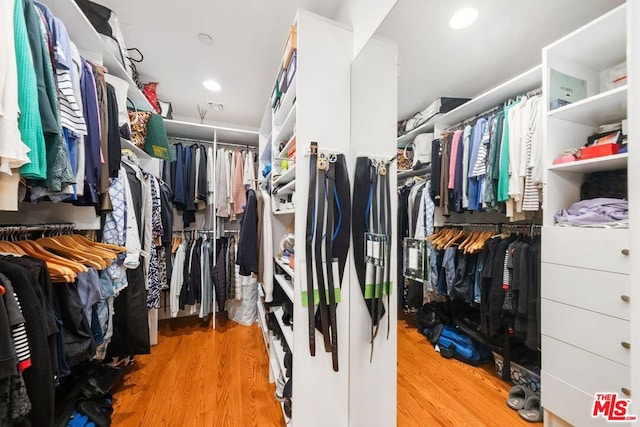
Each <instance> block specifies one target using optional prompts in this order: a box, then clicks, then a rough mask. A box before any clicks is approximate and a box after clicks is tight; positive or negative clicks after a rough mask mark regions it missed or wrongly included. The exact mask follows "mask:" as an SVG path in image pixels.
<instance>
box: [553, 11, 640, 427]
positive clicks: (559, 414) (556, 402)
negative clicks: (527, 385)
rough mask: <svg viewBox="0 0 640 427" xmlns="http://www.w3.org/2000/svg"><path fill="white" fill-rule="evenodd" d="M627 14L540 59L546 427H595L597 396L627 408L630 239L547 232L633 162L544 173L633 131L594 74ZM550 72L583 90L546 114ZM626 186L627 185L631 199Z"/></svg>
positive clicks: (618, 41) (623, 232)
mask: <svg viewBox="0 0 640 427" xmlns="http://www.w3.org/2000/svg"><path fill="white" fill-rule="evenodd" d="M627 7H628V5H622V6H620V7H618V8H616V9H614V10H612V11H611V12H609V13H607V14H605V15H603V16H602V17H600V18H598V19H596V20H595V21H593V22H591V23H589V24H587V25H585V26H584V27H582V28H580V29H578V30H577V31H575V32H573V33H571V34H569V35H568V36H566V37H564V38H562V39H560V40H559V41H557V42H556V43H553V44H551V45H550V46H548V47H546V48H545V49H543V52H542V53H543V70H544V73H543V105H544V108H545V110H544V111H545V114H543V117H544V118H543V120H544V124H543V129H544V150H543V152H544V158H545V167H546V173H545V183H544V197H543V198H544V215H543V216H544V218H543V231H542V284H541V296H542V301H541V306H542V371H541V380H542V406H543V407H544V408H545V425H548V426H556V425H566V424H567V423H569V424H572V425H579V426H592V425H602V422H604V420H602V419H600V420H599V419H596V418H593V417H592V416H591V413H592V409H593V402H594V399H595V395H596V393H603V392H609V393H618V395H619V398H621V399H628V398H630V394H631V389H632V384H631V378H632V377H631V366H632V363H633V362H632V360H633V359H632V357H631V350H630V348H632V347H630V345H629V343H630V342H631V339H632V333H631V332H632V331H631V328H632V326H631V324H630V322H629V318H630V314H631V304H630V303H629V302H628V301H629V295H630V293H631V288H632V286H631V283H632V281H631V278H630V276H629V272H630V267H631V265H632V262H631V260H630V256H629V242H630V240H631V236H630V234H631V233H630V230H631V229H608V228H588V229H585V228H579V227H556V226H555V218H554V214H555V213H556V212H557V211H558V210H559V209H562V208H568V207H569V206H570V205H571V204H572V203H574V202H577V201H579V200H580V187H581V185H582V183H583V182H584V179H585V177H586V176H587V174H589V173H592V172H598V171H608V170H609V171H611V170H620V169H626V168H627V165H628V164H632V158H633V157H632V156H631V153H629V154H627V153H625V154H617V155H611V156H606V157H600V158H594V159H588V160H578V161H575V162H571V163H564V164H558V165H553V164H552V162H553V159H554V158H556V157H557V156H558V155H560V154H561V153H562V152H563V151H564V150H566V149H569V148H578V147H581V146H583V145H584V144H585V142H586V140H587V137H588V136H590V135H592V134H594V133H596V131H597V127H598V126H599V125H603V124H608V123H612V122H616V121H620V120H621V119H624V118H626V117H627V116H629V122H632V121H633V120H632V117H631V115H630V114H628V113H629V111H628V108H627V107H628V99H629V88H628V86H621V87H617V88H614V89H610V90H606V89H605V88H602V87H601V86H600V76H601V73H602V72H603V71H604V70H606V69H607V68H610V67H612V66H614V65H617V64H619V63H621V62H623V61H624V60H626V59H627V51H628V47H627V40H628V37H629V36H628V30H630V28H631V27H632V26H635V25H636V21H635V20H632V19H631V16H629V17H627ZM627 22H629V24H630V25H629V27H627ZM630 40H631V39H629V41H630ZM552 69H553V70H556V71H559V72H561V73H564V74H568V75H570V76H573V77H576V78H579V79H583V80H585V81H586V82H587V97H586V98H585V99H583V100H581V101H577V102H575V103H572V104H569V105H566V106H564V107H561V108H558V109H555V110H551V111H549V108H550V103H551V101H552V100H551V99H550V73H551V70H552ZM629 81H630V82H631V76H630V77H629ZM635 120H637V118H636V119H635ZM632 144H633V143H632ZM632 185H633V181H631V180H629V182H628V188H629V193H630V194H631V191H632ZM631 301H633V299H631ZM595 337H598V339H594V338H595ZM622 424H623V425H627V424H625V423H622Z"/></svg>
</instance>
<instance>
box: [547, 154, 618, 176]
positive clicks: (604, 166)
mask: <svg viewBox="0 0 640 427" xmlns="http://www.w3.org/2000/svg"><path fill="white" fill-rule="evenodd" d="M628 158H629V154H628V153H622V154H614V155H611V156H603V157H596V158H594V159H587V160H576V161H575V162H568V163H560V164H557V165H552V166H549V168H548V170H550V171H553V172H572V173H592V172H600V171H607V170H617V169H625V168H626V167H627V159H628Z"/></svg>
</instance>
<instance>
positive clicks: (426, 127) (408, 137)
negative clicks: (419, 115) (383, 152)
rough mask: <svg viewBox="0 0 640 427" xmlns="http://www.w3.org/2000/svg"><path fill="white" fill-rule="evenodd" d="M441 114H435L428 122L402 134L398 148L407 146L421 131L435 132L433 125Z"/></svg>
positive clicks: (397, 142)
mask: <svg viewBox="0 0 640 427" xmlns="http://www.w3.org/2000/svg"><path fill="white" fill-rule="evenodd" d="M440 116H442V115H441V114H436V115H435V116H433V117H432V118H430V119H429V120H427V121H426V122H424V123H423V124H421V125H420V126H418V127H417V128H415V129H412V130H410V131H409V132H407V133H405V134H404V135H402V136H399V137H398V139H397V141H396V145H397V146H398V148H404V147H406V146H407V144H409V143H410V142H411V141H413V140H414V139H415V138H416V136H418V135H420V134H421V133H430V132H433V127H434V125H435V124H436V121H437V120H438V118H439V117H440Z"/></svg>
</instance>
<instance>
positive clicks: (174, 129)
mask: <svg viewBox="0 0 640 427" xmlns="http://www.w3.org/2000/svg"><path fill="white" fill-rule="evenodd" d="M164 126H165V128H166V129H167V135H169V137H172V136H173V137H178V138H189V139H198V140H203V141H211V142H214V141H217V142H228V143H233V144H245V145H249V146H252V147H256V146H257V145H258V131H255V130H248V129H237V128H231V127H226V126H213V125H205V124H200V123H191V122H184V121H180V120H168V119H165V120H164Z"/></svg>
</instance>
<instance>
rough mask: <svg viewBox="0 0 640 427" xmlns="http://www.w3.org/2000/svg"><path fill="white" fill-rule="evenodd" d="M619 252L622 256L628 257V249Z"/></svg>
mask: <svg viewBox="0 0 640 427" xmlns="http://www.w3.org/2000/svg"><path fill="white" fill-rule="evenodd" d="M620 252H622V255H629V249H623V250H621V251H620Z"/></svg>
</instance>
